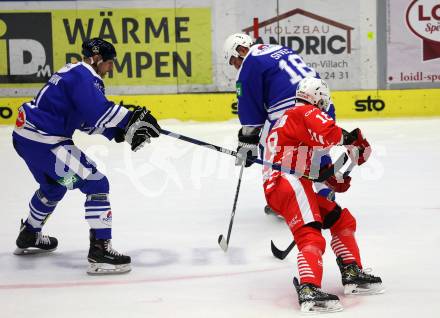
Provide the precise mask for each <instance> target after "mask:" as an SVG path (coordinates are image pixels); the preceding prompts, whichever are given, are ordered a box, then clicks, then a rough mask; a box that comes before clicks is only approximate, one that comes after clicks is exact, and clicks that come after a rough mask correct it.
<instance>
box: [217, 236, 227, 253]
mask: <svg viewBox="0 0 440 318" xmlns="http://www.w3.org/2000/svg"><path fill="white" fill-rule="evenodd" d="M218 245H220V247H221V248H222V250H223V251H224V252H226V251H227V250H228V242H227V241H226V240H225V237H224V236H223V234H220V235H219V237H218Z"/></svg>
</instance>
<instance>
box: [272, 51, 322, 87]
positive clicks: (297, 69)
mask: <svg viewBox="0 0 440 318" xmlns="http://www.w3.org/2000/svg"><path fill="white" fill-rule="evenodd" d="M287 59H288V61H289V62H287V61H286V60H280V61H279V63H278V66H279V67H280V69H282V70H283V71H286V72H287V74H289V76H290V82H291V83H292V84H293V85H296V84H297V83H298V82H299V81H300V80H301V79H303V78H304V77H307V76H310V77H315V76H316V72H315V70H314V69H312V68H310V67H308V66H307V65H306V63H304V61H303V60H302V59H301V58H300V57H299V56H298V55H296V54H290V55H289V56H288V57H287ZM292 66H293V67H292Z"/></svg>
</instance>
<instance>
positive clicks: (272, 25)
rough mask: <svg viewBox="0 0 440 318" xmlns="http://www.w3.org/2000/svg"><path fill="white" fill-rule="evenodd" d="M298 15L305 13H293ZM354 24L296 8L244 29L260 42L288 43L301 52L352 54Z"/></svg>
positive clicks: (255, 22)
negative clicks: (347, 23)
mask: <svg viewBox="0 0 440 318" xmlns="http://www.w3.org/2000/svg"><path fill="white" fill-rule="evenodd" d="M295 15H299V16H302V17H295V18H294V17H293V16H295ZM353 30H354V28H352V27H351V26H348V25H345V24H342V23H340V22H337V21H334V20H331V19H328V18H325V17H322V16H319V15H317V14H314V13H311V12H308V11H305V10H302V9H298V8H297V9H294V10H291V11H288V12H285V13H282V14H280V15H278V16H275V17H273V18H270V19H268V20H265V21H261V22H259V21H258V19H256V18H255V19H254V24H253V26H250V27H247V28H244V29H243V30H242V31H243V32H246V33H248V34H250V33H252V34H253V37H254V38H255V39H257V40H256V42H257V43H269V44H279V45H282V46H287V47H290V48H291V49H293V50H294V51H296V52H297V53H298V54H305V55H312V54H313V55H324V54H333V55H339V54H350V53H351V49H352V48H351V31H353Z"/></svg>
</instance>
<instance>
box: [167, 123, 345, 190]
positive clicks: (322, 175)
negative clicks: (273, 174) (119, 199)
mask: <svg viewBox="0 0 440 318" xmlns="http://www.w3.org/2000/svg"><path fill="white" fill-rule="evenodd" d="M160 132H161V133H162V134H164V135H167V136H170V137H173V138H176V139H180V140H183V141H186V142H189V143H192V144H195V145H199V146H203V147H207V148H210V149H213V150H216V151H218V152H222V153H225V154H228V155H231V156H233V157H237V156H238V154H237V152H236V151H233V150H229V149H227V148H223V147H220V146H217V145H214V144H210V143H208V142H204V141H201V140H198V139H195V138H191V137H188V136H184V135H181V134H177V133H174V132H172V131H169V130H166V129H161V130H160ZM248 160H249V159H248ZM250 160H251V161H252V162H254V163H258V164H260V165H263V166H266V167H270V168H271V169H274V170H277V171H281V172H284V173H288V174H294V175H296V176H298V177H304V178H307V179H309V180H312V181H316V182H323V181H325V180H327V179H328V178H330V177H331V176H332V175H334V174H335V172H336V171H339V169H341V168H342V167H343V166H344V164H345V163H346V162H347V160H348V156H347V154H346V153H344V154H342V155H341V156H340V157H339V158H338V159H337V160H336V161H335V163H334V164H332V165H331V166H330V167H328V168H326V169H323V170H322V171H320V172H319V176H318V177H317V178H312V177H310V176H307V175H303V174H300V173H299V172H296V171H295V170H293V169H290V168H288V167H285V166H282V165H279V164H274V163H271V162H268V161H264V160H261V159H258V158H255V159H250Z"/></svg>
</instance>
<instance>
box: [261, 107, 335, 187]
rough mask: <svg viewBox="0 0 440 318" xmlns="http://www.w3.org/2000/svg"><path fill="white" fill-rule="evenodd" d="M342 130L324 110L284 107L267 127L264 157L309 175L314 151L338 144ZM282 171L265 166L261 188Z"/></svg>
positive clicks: (270, 183)
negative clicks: (274, 121)
mask: <svg viewBox="0 0 440 318" xmlns="http://www.w3.org/2000/svg"><path fill="white" fill-rule="evenodd" d="M341 141H342V129H341V128H340V127H338V126H336V124H335V121H334V120H333V119H332V118H331V117H330V116H328V115H327V114H326V113H324V112H322V111H321V110H319V109H318V108H317V107H316V106H313V105H307V104H306V105H301V104H300V105H296V106H295V107H293V108H291V109H289V110H287V111H286V112H285V113H284V115H283V116H282V117H281V118H280V119H278V121H277V122H276V123H275V126H274V127H273V128H272V129H271V130H270V132H269V134H268V137H267V139H266V147H265V151H264V160H266V161H269V162H271V163H276V164H281V165H282V166H285V167H290V168H291V169H294V170H295V171H297V172H299V173H302V174H305V175H308V174H309V173H310V165H311V162H312V156H313V154H314V153H315V152H316V151H319V150H322V149H323V148H327V147H330V146H333V145H337V144H341ZM281 174H282V172H279V171H276V170H272V169H271V168H269V167H265V168H264V170H263V175H264V189H265V191H270V188H271V187H272V186H273V185H274V183H275V182H276V179H277V178H278V177H279V176H280V175H281Z"/></svg>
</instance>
